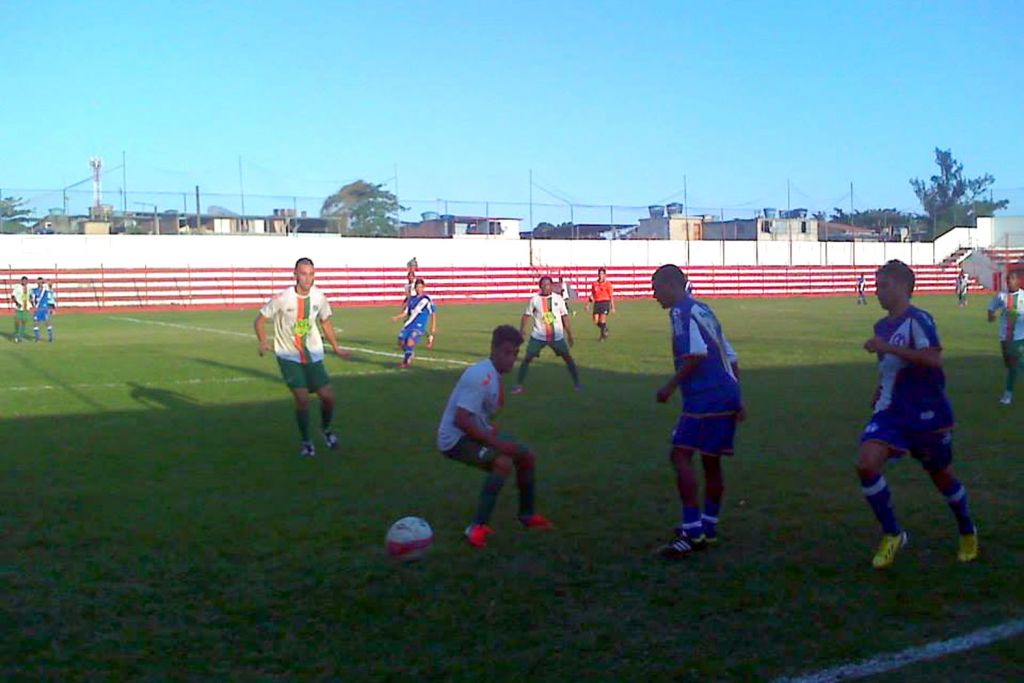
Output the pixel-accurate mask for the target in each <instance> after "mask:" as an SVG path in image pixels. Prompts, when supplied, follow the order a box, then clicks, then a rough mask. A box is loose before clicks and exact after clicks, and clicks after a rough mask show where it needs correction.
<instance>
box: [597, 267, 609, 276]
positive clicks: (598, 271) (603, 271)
mask: <svg viewBox="0 0 1024 683" xmlns="http://www.w3.org/2000/svg"><path fill="white" fill-rule="evenodd" d="M601 273H604V274H605V275H607V274H608V269H607V268H598V269H597V274H598V275H600V274H601Z"/></svg>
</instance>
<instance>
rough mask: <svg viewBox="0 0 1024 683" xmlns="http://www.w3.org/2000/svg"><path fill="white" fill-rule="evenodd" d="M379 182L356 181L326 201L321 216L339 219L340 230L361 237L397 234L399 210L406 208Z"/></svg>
mask: <svg viewBox="0 0 1024 683" xmlns="http://www.w3.org/2000/svg"><path fill="white" fill-rule="evenodd" d="M382 188H383V186H382V185H379V184H373V183H368V182H366V181H365V180H356V181H355V182H351V183H349V184H348V185H345V186H344V187H342V188H341V189H340V190H338V191H337V192H335V193H334V194H332V195H331V196H330V197H328V198H327V199H325V200H324V203H323V206H322V207H320V217H321V218H327V219H330V220H333V221H338V228H339V229H338V232H341V233H345V234H348V235H353V236H359V237H397V236H398V213H399V211H404V210H405V208H406V207H404V206H400V205H399V204H398V198H397V197H395V195H393V194H392V193H390V192H388V191H387V190H385V189H382Z"/></svg>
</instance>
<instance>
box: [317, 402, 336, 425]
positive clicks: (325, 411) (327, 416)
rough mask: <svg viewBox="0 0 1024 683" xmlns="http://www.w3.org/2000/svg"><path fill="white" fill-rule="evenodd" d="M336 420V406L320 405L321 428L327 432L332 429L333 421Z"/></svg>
mask: <svg viewBox="0 0 1024 683" xmlns="http://www.w3.org/2000/svg"><path fill="white" fill-rule="evenodd" d="M333 418H334V406H333V405H332V404H330V403H321V404H320V426H321V428H322V429H323V430H324V431H325V432H326V431H327V430H328V429H330V428H331V420H332V419H333Z"/></svg>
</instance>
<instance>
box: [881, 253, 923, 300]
mask: <svg viewBox="0 0 1024 683" xmlns="http://www.w3.org/2000/svg"><path fill="white" fill-rule="evenodd" d="M913 293H914V271H913V270H911V269H910V266H908V265H907V264H906V263H904V262H903V261H897V260H895V259H893V260H892V261H889V262H887V263H886V264H885V265H884V266H882V267H881V268H879V269H878V270H877V271H876V272H875V296H877V297H878V303H879V304H880V305H881V306H882V308H884V309H885V310H887V311H891V310H892V309H893V308H896V307H899V306H900V305H902V304H906V303H907V302H908V301H910V297H911V296H912V295H913Z"/></svg>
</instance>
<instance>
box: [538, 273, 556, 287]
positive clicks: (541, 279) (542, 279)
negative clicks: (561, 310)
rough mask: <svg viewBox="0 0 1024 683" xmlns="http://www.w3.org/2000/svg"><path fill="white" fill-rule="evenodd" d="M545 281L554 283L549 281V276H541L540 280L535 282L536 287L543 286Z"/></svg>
mask: <svg viewBox="0 0 1024 683" xmlns="http://www.w3.org/2000/svg"><path fill="white" fill-rule="evenodd" d="M545 280H547V281H548V282H554V281H553V280H552V279H551V276H550V275H541V276H540V279H539V280H537V285H538V286H540V285H543V284H544V281H545Z"/></svg>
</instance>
